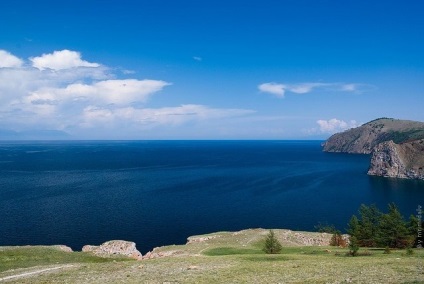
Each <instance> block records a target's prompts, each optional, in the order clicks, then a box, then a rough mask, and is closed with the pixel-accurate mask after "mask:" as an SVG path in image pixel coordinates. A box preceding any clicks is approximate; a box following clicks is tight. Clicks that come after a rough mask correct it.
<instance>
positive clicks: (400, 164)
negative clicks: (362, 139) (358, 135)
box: [368, 139, 424, 180]
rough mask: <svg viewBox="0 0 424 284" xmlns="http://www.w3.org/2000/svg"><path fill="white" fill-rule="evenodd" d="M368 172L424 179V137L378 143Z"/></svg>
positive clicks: (386, 175)
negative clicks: (401, 141)
mask: <svg viewBox="0 0 424 284" xmlns="http://www.w3.org/2000/svg"><path fill="white" fill-rule="evenodd" d="M368 174H369V175H377V176H384V177H394V178H410V179H423V180H424V139H421V140H416V141H412V142H407V143H402V144H395V143H394V142H393V141H387V142H383V143H380V144H378V145H377V146H376V147H375V148H374V150H373V152H372V157H371V163H370V168H369V170H368Z"/></svg>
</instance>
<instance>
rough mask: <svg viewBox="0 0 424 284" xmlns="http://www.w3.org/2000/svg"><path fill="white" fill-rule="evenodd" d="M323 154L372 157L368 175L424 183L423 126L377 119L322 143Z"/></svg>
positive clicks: (407, 121)
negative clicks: (414, 180) (366, 155)
mask: <svg viewBox="0 0 424 284" xmlns="http://www.w3.org/2000/svg"><path fill="white" fill-rule="evenodd" d="M323 147H324V148H323V150H324V151H325V152H335V153H353V154H371V161H370V167H369V170H368V174H369V175H376V176H384V177H392V178H408V179H423V180H424V170H423V168H424V123H423V122H418V121H410V120H399V119H393V118H380V119H376V120H373V121H370V122H368V123H366V124H364V125H362V126H360V127H356V128H353V129H350V130H347V131H344V132H341V133H336V134H334V135H333V136H331V137H330V138H329V139H328V140H327V141H326V142H325V143H323Z"/></svg>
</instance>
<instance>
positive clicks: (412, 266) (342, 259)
mask: <svg viewBox="0 0 424 284" xmlns="http://www.w3.org/2000/svg"><path fill="white" fill-rule="evenodd" d="M275 232H276V235H277V237H279V238H280V240H281V241H282V243H283V251H282V253H281V254H278V255H267V254H265V253H263V252H262V251H261V246H262V243H261V241H262V239H263V237H264V235H266V233H267V231H266V230H262V229H255V230H245V231H240V232H236V233H230V232H220V233H215V234H210V235H205V236H199V237H198V238H197V239H196V238H195V239H194V241H193V242H192V243H190V244H187V245H181V246H167V247H161V248H158V249H156V250H155V252H157V253H163V254H169V255H170V256H166V257H160V258H153V259H146V260H142V261H135V260H128V259H122V258H109V259H105V258H98V257H95V256H93V255H90V254H88V253H82V252H73V253H69V252H63V251H60V250H57V249H54V248H49V247H8V248H6V247H4V248H0V282H2V283H424V274H423V273H424V249H415V250H414V254H413V255H412V256H407V255H406V253H405V251H404V250H394V251H392V253H390V254H384V253H383V250H380V249H370V250H368V251H367V253H366V254H367V255H360V256H357V257H349V256H346V252H347V249H343V248H335V247H327V246H305V245H302V244H299V243H296V240H295V239H291V237H287V234H286V235H285V233H286V232H287V231H286V230H275ZM303 234H308V233H303ZM309 234H310V237H311V238H315V237H316V234H315V235H314V234H313V233H309ZM285 236H286V237H285ZM202 238H203V239H202ZM359 252H363V253H364V252H365V250H364V249H361V250H360V251H359ZM55 267H56V268H58V269H56V270H49V271H46V272H42V273H37V274H33V275H29V276H25V277H20V278H13V279H5V277H8V276H12V275H17V274H21V273H25V272H32V271H37V270H38V271H39V270H42V269H45V268H55Z"/></svg>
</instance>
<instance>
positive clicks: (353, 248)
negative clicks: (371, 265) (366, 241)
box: [349, 236, 359, 256]
mask: <svg viewBox="0 0 424 284" xmlns="http://www.w3.org/2000/svg"><path fill="white" fill-rule="evenodd" d="M358 250H359V244H358V239H357V238H356V237H354V236H351V237H350V238H349V254H350V255H351V256H356V255H357V254H358Z"/></svg>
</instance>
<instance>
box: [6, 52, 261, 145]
mask: <svg viewBox="0 0 424 284" xmlns="http://www.w3.org/2000/svg"><path fill="white" fill-rule="evenodd" d="M8 54H9V53H8ZM67 55H69V56H67ZM61 56H62V57H63V58H65V61H64V62H60V58H61ZM66 58H67V59H66ZM68 59H72V60H68ZM30 61H31V62H32V63H33V66H31V64H28V63H29V62H30ZM9 65H10V64H9ZM34 67H36V68H34ZM113 71H115V72H117V73H118V74H116V73H115V74H114V73H113ZM127 73H132V72H127ZM118 75H123V74H122V69H119V68H108V67H106V66H104V65H101V64H97V63H90V62H88V61H83V60H82V59H81V56H80V54H79V53H78V52H75V51H69V52H63V51H60V52H54V53H52V54H47V55H46V54H45V55H42V56H39V57H32V58H30V59H29V60H28V62H22V63H20V65H16V66H15V67H14V68H0V129H2V128H3V129H14V130H17V131H25V130H31V129H52V130H53V129H54V130H64V131H68V132H69V133H71V134H74V135H76V136H74V137H77V138H78V137H90V138H93V139H95V138H98V137H101V138H110V137H114V138H117V139H119V137H127V138H129V139H130V138H132V137H143V133H145V132H143V131H144V130H148V131H150V130H151V131H152V132H150V133H156V131H155V130H154V128H156V127H160V128H162V129H166V131H165V132H164V133H165V134H163V135H165V136H164V137H165V138H166V133H168V131H170V132H173V133H174V135H179V134H178V133H180V130H182V129H186V130H187V131H188V130H189V129H191V128H184V127H179V126H181V125H185V124H187V123H188V124H193V125H198V127H199V129H203V131H204V132H207V131H208V128H207V127H202V126H205V125H209V123H217V124H221V123H223V122H221V121H220V120H223V119H228V118H235V117H243V116H246V115H250V114H252V113H254V111H253V110H248V109H232V108H213V107H209V106H206V105H200V104H183V105H180V106H171V107H169V106H162V107H160V106H159V107H148V106H147V105H146V104H147V101H148V99H149V98H151V97H152V96H153V95H154V94H155V93H157V92H159V91H161V90H163V89H164V88H165V87H166V86H169V85H171V83H169V82H166V81H164V80H151V79H134V78H132V79H117V77H118ZM127 75H128V74H127ZM226 122H228V120H226ZM201 125H202V126H201ZM189 132H190V131H188V132H187V133H189ZM175 133H176V134H175ZM121 134H122V135H126V136H120V135H121ZM151 135H155V134H151ZM181 135H182V134H181ZM0 138H1V137H0Z"/></svg>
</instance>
